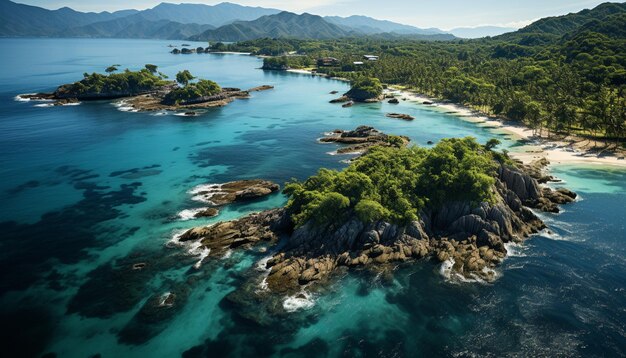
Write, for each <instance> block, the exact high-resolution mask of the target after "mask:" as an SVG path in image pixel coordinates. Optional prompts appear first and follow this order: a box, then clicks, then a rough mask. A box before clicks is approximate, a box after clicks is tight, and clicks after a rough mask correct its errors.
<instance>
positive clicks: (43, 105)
mask: <svg viewBox="0 0 626 358" xmlns="http://www.w3.org/2000/svg"><path fill="white" fill-rule="evenodd" d="M35 107H54V103H39V104H36V105H35Z"/></svg>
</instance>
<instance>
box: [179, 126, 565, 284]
mask: <svg viewBox="0 0 626 358" xmlns="http://www.w3.org/2000/svg"><path fill="white" fill-rule="evenodd" d="M373 131H374V130H373V129H372V128H371V127H370V128H367V129H366V128H361V129H360V130H359V128H357V130H356V131H354V132H355V133H349V132H348V133H349V134H348V135H346V136H343V134H344V133H345V132H343V131H337V133H339V134H340V135H339V136H338V137H336V138H350V139H346V140H350V141H352V140H357V141H363V140H367V138H369V137H371V136H372V133H373ZM374 133H376V132H374ZM333 138H335V137H333ZM354 138H361V139H354ZM496 179H497V180H496V183H495V185H494V187H493V190H494V192H495V193H496V196H495V197H496V200H495V201H494V202H493V203H480V204H478V205H473V204H471V203H469V202H448V203H446V204H444V205H442V206H440V207H428V208H427V209H424V210H423V211H422V212H421V213H420V215H419V220H416V221H413V222H410V223H408V224H404V225H399V224H394V223H389V222H385V221H378V222H374V223H371V224H364V223H363V222H361V221H360V220H359V219H358V218H357V217H356V215H352V216H350V217H349V218H348V219H346V220H344V221H343V222H342V223H340V224H328V225H317V224H315V223H314V222H307V223H306V224H304V225H302V226H300V227H297V228H294V226H293V224H292V223H291V221H290V219H289V213H288V212H286V211H285V210H283V209H276V210H270V211H265V212H262V213H259V214H253V215H250V216H247V217H244V218H242V219H238V220H234V221H230V222H222V223H218V224H216V225H213V226H209V227H201V228H195V229H192V230H189V231H187V232H186V233H184V234H183V235H182V236H181V238H180V239H181V240H182V241H190V240H193V241H197V242H200V243H201V244H202V245H204V246H205V247H207V248H209V249H210V250H211V255H213V254H216V255H219V254H220V253H221V252H223V251H224V250H225V249H231V248H236V247H242V246H243V247H249V246H252V245H254V244H255V243H257V242H261V241H265V242H272V241H276V240H277V238H278V237H279V236H284V237H285V239H284V241H283V242H282V244H281V246H280V248H278V249H277V252H276V253H275V254H274V255H273V256H272V258H271V259H270V260H269V261H268V262H267V268H268V269H270V271H269V275H268V277H267V279H266V282H267V284H268V288H269V289H270V290H271V291H273V292H280V293H294V292H297V291H298V290H300V289H301V286H302V285H307V284H310V283H311V282H323V281H324V280H326V279H327V278H329V277H330V275H331V274H332V273H333V271H335V270H336V269H337V268H339V267H346V268H351V267H361V266H371V265H382V264H386V263H391V262H405V261H408V260H415V259H423V258H432V259H433V260H435V261H438V262H442V263H446V265H447V266H446V268H447V269H448V270H449V273H450V274H451V275H458V276H459V277H462V278H466V279H482V280H487V281H489V280H493V279H494V277H495V271H494V270H493V269H494V268H495V267H496V266H497V265H498V264H499V263H500V262H501V261H502V259H503V258H504V257H505V256H506V254H507V250H506V248H505V244H506V243H509V242H521V241H523V240H524V239H525V238H526V237H528V236H529V235H530V234H533V233H537V232H538V231H540V230H542V229H544V228H545V227H546V226H545V224H544V223H543V222H542V221H541V220H540V219H539V218H538V217H537V216H535V214H533V212H532V211H531V210H530V209H529V207H531V208H537V209H539V210H544V211H554V210H553V209H554V207H556V205H558V204H562V203H566V202H570V201H572V200H573V198H574V197H575V194H574V193H572V192H570V191H567V190H563V189H559V190H556V191H553V190H551V189H549V188H541V187H540V186H539V183H538V182H537V179H536V178H533V177H531V175H530V174H528V173H527V172H525V171H524V168H515V167H512V166H508V165H501V166H500V168H499V170H498V174H497V178H496Z"/></svg>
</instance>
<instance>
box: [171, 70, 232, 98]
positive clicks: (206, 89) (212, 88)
mask: <svg viewBox="0 0 626 358" xmlns="http://www.w3.org/2000/svg"><path fill="white" fill-rule="evenodd" d="M193 79H195V77H194V76H193V75H192V74H191V73H190V72H189V71H188V70H184V71H180V72H178V73H177V74H176V82H178V83H180V84H181V85H182V87H178V88H175V89H173V90H171V91H170V92H169V93H168V94H167V95H165V98H163V103H165V104H185V103H189V102H193V101H194V100H199V99H202V98H206V97H210V96H214V95H216V94H218V93H220V92H221V91H222V88H221V87H220V86H219V85H218V84H217V83H215V82H213V81H210V80H203V79H200V80H198V81H197V82H191V80H193Z"/></svg>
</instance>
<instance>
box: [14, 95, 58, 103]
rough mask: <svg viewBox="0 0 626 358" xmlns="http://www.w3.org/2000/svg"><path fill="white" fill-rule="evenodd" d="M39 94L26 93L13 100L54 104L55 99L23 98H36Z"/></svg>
mask: <svg viewBox="0 0 626 358" xmlns="http://www.w3.org/2000/svg"><path fill="white" fill-rule="evenodd" d="M36 94H37V93H24V94H20V95H17V96H15V97H13V99H14V100H15V101H17V102H31V101H33V102H54V100H53V99H48V98H23V97H21V96H34V95H36Z"/></svg>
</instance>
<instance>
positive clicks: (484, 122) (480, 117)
mask: <svg viewBox="0 0 626 358" xmlns="http://www.w3.org/2000/svg"><path fill="white" fill-rule="evenodd" d="M389 92H390V93H394V94H396V95H398V96H399V98H400V99H401V100H406V101H412V102H417V103H421V104H422V105H424V104H423V103H424V101H428V102H432V103H433V104H432V105H424V106H427V107H429V108H432V109H433V110H436V111H442V112H446V113H450V114H452V115H455V116H458V117H459V118H460V119H461V120H464V121H468V122H472V123H475V124H476V125H479V126H482V127H489V128H493V130H498V131H502V132H504V133H509V134H512V135H513V136H514V138H516V139H519V140H525V141H528V144H527V145H523V146H520V147H516V148H514V149H513V150H511V151H510V153H509V154H510V155H511V156H512V157H513V158H516V159H519V160H521V161H522V162H524V163H530V162H531V161H533V160H537V159H540V158H542V157H544V158H546V159H548V160H549V161H550V163H552V164H568V163H584V164H597V165H611V166H619V167H624V168H626V159H624V154H623V153H618V154H615V153H614V152H613V151H610V150H607V149H606V146H605V145H603V144H602V143H600V142H598V143H597V144H598V146H597V147H596V143H595V142H594V141H592V140H588V139H583V138H576V137H566V138H559V139H547V138H544V137H539V136H537V135H535V134H534V133H533V130H532V129H530V128H528V127H526V126H524V125H519V124H511V123H510V122H508V123H507V121H505V120H503V119H500V118H494V117H488V116H486V115H484V114H482V113H480V112H478V111H476V110H473V109H471V108H468V107H466V106H462V105H459V104H455V103H442V102H440V101H438V100H436V99H433V98H430V97H426V96H423V95H418V94H415V93H412V92H409V91H406V90H400V89H393V88H391V89H390V90H389Z"/></svg>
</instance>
